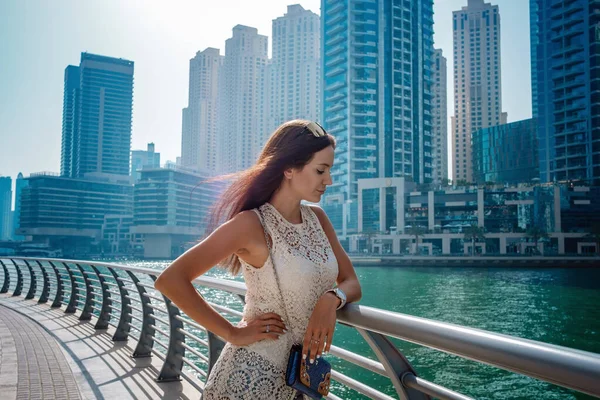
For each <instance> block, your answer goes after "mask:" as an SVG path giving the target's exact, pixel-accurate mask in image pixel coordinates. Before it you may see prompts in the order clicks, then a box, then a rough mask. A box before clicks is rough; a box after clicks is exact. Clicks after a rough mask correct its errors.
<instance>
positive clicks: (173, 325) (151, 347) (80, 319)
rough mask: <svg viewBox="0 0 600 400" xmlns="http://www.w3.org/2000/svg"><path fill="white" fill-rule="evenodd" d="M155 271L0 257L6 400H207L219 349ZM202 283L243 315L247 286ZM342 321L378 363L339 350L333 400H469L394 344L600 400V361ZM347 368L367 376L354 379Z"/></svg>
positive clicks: (353, 316) (451, 334) (434, 324)
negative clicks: (158, 283) (161, 286)
mask: <svg viewBox="0 0 600 400" xmlns="http://www.w3.org/2000/svg"><path fill="white" fill-rule="evenodd" d="M159 272H160V271H159V270H153V269H148V268H141V267H132V266H125V265H119V264H108V263H101V262H91V261H83V260H79V261H78V260H58V259H35V258H2V257H0V347H1V350H0V361H1V365H2V370H0V373H1V374H0V378H1V379H0V399H4V398H6V399H27V398H31V399H63V398H73V399H79V398H81V399H88V398H89V399H96V398H99V399H117V398H118V399H158V398H167V399H170V398H182V399H191V398H194V399H197V398H199V397H200V395H201V392H202V388H203V386H204V381H205V379H206V376H207V375H208V373H210V369H211V368H212V366H213V365H214V362H215V361H216V358H217V357H218V354H219V352H220V350H221V348H222V345H223V343H222V341H221V340H220V339H219V338H218V337H216V336H214V335H212V334H211V333H210V332H206V331H205V330H203V328H202V327H201V326H199V325H198V324H195V323H194V322H193V321H191V320H189V319H188V318H187V317H186V316H185V315H183V314H181V313H180V312H179V310H178V309H177V308H176V307H175V306H174V305H173V304H172V303H170V302H169V301H168V299H166V298H164V297H162V296H161V295H160V294H159V293H158V292H156V291H155V290H154V289H153V281H154V279H155V278H156V276H157V274H158V273H159ZM195 283H196V284H197V285H198V287H202V288H203V289H208V290H210V291H214V293H216V294H218V295H217V296H215V297H211V298H208V300H209V302H210V304H211V305H212V306H213V307H214V308H215V309H217V310H218V311H219V312H221V313H223V315H225V316H226V317H227V318H231V319H232V320H235V319H236V318H239V317H240V316H241V313H240V311H239V308H238V307H236V306H234V304H233V303H231V302H228V301H224V300H226V298H227V297H226V296H225V294H226V295H227V296H231V298H232V299H233V300H235V301H237V302H238V303H241V304H243V303H244V301H245V297H244V296H245V286H244V285H243V283H241V282H234V281H226V280H223V279H216V278H211V277H201V278H199V279H198V280H196V281H195ZM217 299H219V300H217ZM338 322H339V323H340V324H341V325H344V326H345V327H346V328H345V329H348V328H349V329H352V330H354V331H356V332H358V333H359V334H360V337H362V339H363V340H364V343H365V344H367V345H368V347H369V348H370V351H371V352H372V353H371V355H366V354H361V353H363V352H354V351H352V349H349V348H346V347H343V346H341V345H339V344H338V345H337V346H336V345H334V346H332V348H331V355H332V358H335V359H336V360H338V361H335V362H334V370H333V371H332V381H333V383H334V384H333V389H332V392H331V394H330V395H329V396H328V397H327V398H328V399H332V400H338V399H358V398H360V399H365V398H371V399H384V400H390V399H394V398H400V399H407V400H429V399H430V398H433V397H435V398H440V399H457V400H467V399H471V397H469V396H468V395H466V394H461V393H458V392H456V391H454V390H452V389H449V388H447V387H444V386H443V385H440V384H439V383H436V382H434V381H430V380H427V379H424V378H423V377H421V376H419V369H418V368H414V366H413V365H411V362H409V360H408V359H407V357H405V356H404V355H403V353H402V351H401V349H400V347H398V345H397V341H392V340H390V339H400V340H402V341H406V342H410V343H412V344H415V345H419V346H423V347H428V348H430V349H434V350H435V351H439V352H443V353H448V354H453V355H455V356H459V357H462V358H467V359H470V360H473V361H477V362H480V363H483V364H488V365H491V366H494V367H496V368H499V369H502V370H506V371H512V372H517V373H519V374H522V375H527V376H529V377H532V378H535V379H538V380H541V381H545V382H551V383H553V384H555V385H559V386H563V387H565V388H569V389H571V390H575V391H578V392H583V393H587V394H591V395H594V396H598V397H600V355H598V354H595V353H590V352H585V351H580V350H573V349H570V348H567V347H562V346H556V345H550V344H546V343H542V342H538V341H532V340H525V339H520V338H518V337H514V336H508V335H502V334H497V333H493V332H489V331H484V330H480V329H473V328H468V327H465V326H460V325H455V324H449V323H444V322H439V321H435V320H432V319H425V318H419V317H414V316H411V315H407V314H400V313H394V312H390V311H387V310H384V309H378V308H373V307H367V306H362V305H349V306H347V307H345V308H344V309H343V310H340V311H339V312H338ZM334 344H336V342H335V341H334ZM340 361H343V362H344V363H346V364H345V365H350V366H352V368H353V369H355V370H359V373H358V374H356V375H353V376H350V375H348V373H349V370H348V369H347V368H340V367H339V366H340V365H341V364H340ZM369 375H371V376H372V375H375V376H378V377H379V380H378V382H380V383H377V384H375V383H374V382H375V381H369V380H366V377H367V376H369ZM490 383H491V382H490ZM460 386H461V385H460V384H458V385H455V387H458V388H460ZM490 387H492V386H490ZM572 393H573V392H572ZM479 397H480V396H478V398H479ZM493 397H494V394H493V393H491V394H490V397H489V398H493ZM506 398H510V397H506ZM538 398H542V397H538Z"/></svg>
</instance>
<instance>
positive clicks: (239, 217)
mask: <svg viewBox="0 0 600 400" xmlns="http://www.w3.org/2000/svg"><path fill="white" fill-rule="evenodd" d="M227 224H231V225H232V226H233V227H234V228H236V229H238V231H239V232H240V233H247V232H249V231H255V230H258V229H262V224H261V223H260V219H259V218H258V215H257V214H256V212H254V210H246V211H241V212H239V213H237V214H236V215H234V216H233V218H231V219H230V220H229V221H228V222H227Z"/></svg>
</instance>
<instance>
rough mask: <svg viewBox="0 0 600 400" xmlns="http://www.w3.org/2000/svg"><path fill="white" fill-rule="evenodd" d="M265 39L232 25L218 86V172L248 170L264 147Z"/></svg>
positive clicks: (251, 31)
mask: <svg viewBox="0 0 600 400" xmlns="http://www.w3.org/2000/svg"><path fill="white" fill-rule="evenodd" d="M267 59H268V38H267V36H263V35H259V34H258V30H257V29H256V28H251V27H248V26H243V25H236V26H235V27H234V28H233V36H232V37H231V38H229V39H227V41H226V42H225V59H224V61H223V73H222V74H221V77H220V82H219V138H218V141H219V143H218V147H219V152H218V165H219V167H220V168H221V171H220V172H234V171H239V170H242V169H246V168H248V167H250V166H251V165H252V164H254V162H255V161H256V158H257V157H258V154H259V152H260V149H261V148H262V146H263V145H264V143H265V141H266V138H267V132H266V129H265V121H264V118H265V114H266V113H265V103H266V102H265V93H264V87H265V85H264V81H265V80H264V79H265V77H264V73H265V65H266V63H267Z"/></svg>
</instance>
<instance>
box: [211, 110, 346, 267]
mask: <svg viewBox="0 0 600 400" xmlns="http://www.w3.org/2000/svg"><path fill="white" fill-rule="evenodd" d="M309 124H311V121H307V120H301V119H297V120H293V121H289V122H286V123H284V124H282V125H281V126H279V127H278V128H277V129H276V130H275V131H274V132H273V134H272V135H271V137H270V138H269V140H268V141H267V143H266V144H265V146H264V147H263V149H262V151H261V153H260V156H259V157H258V160H257V161H256V164H254V165H253V166H252V167H250V168H248V169H246V170H244V171H241V172H238V173H235V174H230V175H225V176H222V177H219V178H216V179H231V178H233V183H232V184H231V185H230V186H229V187H228V188H227V189H226V190H225V191H224V192H223V194H222V195H221V196H220V198H219V200H217V202H216V203H215V204H214V205H213V207H212V209H211V212H210V215H209V220H208V227H207V231H206V232H207V233H210V232H212V231H213V230H214V229H215V228H216V227H217V226H219V225H220V224H222V223H224V222H226V221H229V220H230V219H232V218H233V217H234V216H236V215H237V214H238V213H240V212H242V211H246V210H251V209H253V208H257V207H260V206H261V205H263V204H264V203H266V202H267V201H268V200H269V199H270V198H271V196H273V193H275V191H276V190H277V189H278V188H279V186H280V185H281V182H282V181H283V178H284V174H283V173H284V171H285V170H287V169H289V168H296V169H302V168H303V167H304V166H305V165H306V164H308V163H309V162H310V160H311V159H312V158H313V156H314V154H315V153H317V152H319V151H321V150H323V149H324V148H326V147H328V146H332V147H333V148H335V138H334V137H333V136H331V135H330V134H328V133H327V132H325V130H324V129H322V127H321V126H318V128H319V129H322V136H320V135H319V136H318V134H317V133H313V132H314V130H313V129H311V127H310V126H309ZM313 124H314V123H312V124H311V126H314V125H313ZM319 133H321V132H319ZM211 180H212V179H211ZM220 266H221V267H223V268H225V269H227V270H229V271H230V272H231V273H232V274H234V275H235V274H237V273H238V272H239V270H240V267H241V264H240V261H239V259H238V257H237V256H236V255H235V254H232V255H231V256H229V257H228V258H227V259H225V261H223V262H222V263H221V264H220Z"/></svg>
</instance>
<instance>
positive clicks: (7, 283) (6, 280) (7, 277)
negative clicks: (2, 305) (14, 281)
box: [0, 260, 10, 293]
mask: <svg viewBox="0 0 600 400" xmlns="http://www.w3.org/2000/svg"><path fill="white" fill-rule="evenodd" d="M0 264H2V271H4V282H3V283H2V288H0V293H6V292H8V288H9V286H10V275H9V273H8V268H6V264H4V261H2V260H0Z"/></svg>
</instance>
